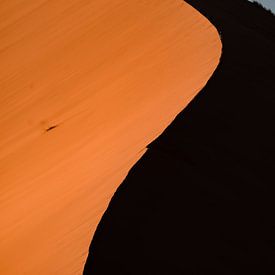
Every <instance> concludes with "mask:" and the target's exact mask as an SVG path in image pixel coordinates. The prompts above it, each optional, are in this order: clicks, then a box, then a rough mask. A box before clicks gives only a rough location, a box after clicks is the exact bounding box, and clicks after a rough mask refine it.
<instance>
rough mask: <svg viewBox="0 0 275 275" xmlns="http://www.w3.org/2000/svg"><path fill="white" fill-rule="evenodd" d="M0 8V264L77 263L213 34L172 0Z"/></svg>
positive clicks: (210, 65) (182, 96) (175, 105)
mask: <svg viewBox="0 0 275 275" xmlns="http://www.w3.org/2000/svg"><path fill="white" fill-rule="evenodd" d="M0 14H1V16H0V65H1V66H0V93H1V97H0V106H1V108H0V129H1V132H0V182H1V187H0V188H1V190H0V209H1V210H0V215H1V224H0V258H1V262H0V273H1V274H7V275H8V274H40V275H43V274H80V273H81V272H82V269H83V265H84V262H85V259H86V257H87V253H88V248H89V244H90V241H91V237H92V234H93V232H94V231H95V229H96V226H97V224H98V222H99V219H100V217H101V216H102V214H103V212H104V211H105V209H106V207H107V205H108V202H109V200H110V198H111V196H112V195H113V193H114V191H115V190H116V188H117V187H118V185H119V184H120V183H121V182H122V180H123V179H124V177H125V176H126V174H127V172H128V171H129V169H130V168H131V166H132V165H133V164H134V163H135V162H136V161H137V160H138V159H139V158H140V156H141V155H142V154H143V153H144V152H145V150H146V149H145V148H146V145H147V144H148V143H149V142H150V141H152V140H153V139H154V138H156V137H157V136H158V135H159V134H160V133H161V132H162V131H163V130H164V129H165V127H166V126H167V125H168V124H169V123H170V122H171V121H172V120H173V118H174V117H175V115H176V114H177V113H178V112H179V111H180V110H182V109H183V108H184V107H185V106H186V105H187V103H188V102H189V101H190V100H191V99H192V98H193V97H194V95H195V94H196V93H197V92H198V91H199V90H200V89H201V88H202V87H203V86H204V85H205V83H206V81H207V80H208V79H209V77H210V75H211V74H212V73H213V71H214V69H215V68H216V66H217V64H218V60H219V57H220V53H221V42H220V40H219V36H218V34H217V32H216V30H215V28H214V27H213V26H212V25H211V24H210V23H209V21H207V20H206V19H205V18H204V17H203V16H202V15H200V14H199V13H198V12H197V11H196V10H194V9H193V8H191V7H190V6H189V5H187V4H186V3H185V2H182V1H180V0H164V1H155V0H153V1H144V0H143V1H140V0H138V1H137V0H134V1H125V0H117V1H108V0H99V1H85V0H80V1H76V0H69V1H68V0H66V1H64V0H58V1H42V0H40V1H38V0H36V1H34V0H32V1H25V0H13V1H1V3H0Z"/></svg>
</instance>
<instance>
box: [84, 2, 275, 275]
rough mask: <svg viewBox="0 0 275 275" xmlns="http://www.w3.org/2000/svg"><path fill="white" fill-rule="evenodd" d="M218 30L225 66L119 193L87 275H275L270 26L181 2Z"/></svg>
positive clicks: (238, 7) (247, 7) (238, 13)
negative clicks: (192, 8)
mask: <svg viewBox="0 0 275 275" xmlns="http://www.w3.org/2000/svg"><path fill="white" fill-rule="evenodd" d="M186 2H188V3H189V4H191V5H192V6H193V7H194V8H196V9H197V10H198V11H199V12H201V13H202V14H204V15H205V16H206V17H207V18H208V19H209V20H210V21H211V22H212V23H213V24H214V25H215V26H216V28H217V29H218V30H219V32H220V34H221V35H222V40H223V54H222V57H221V62H220V64H219V66H218V67H217V69H216V71H215V73H214V75H213V76H212V77H211V78H210V80H209V82H208V83H207V85H206V86H205V87H204V88H203V90H202V91H201V92H200V93H199V94H198V95H197V96H196V97H195V98H194V99H193V100H192V101H191V102H190V104H189V105H188V106H187V107H186V108H185V109H184V110H183V112H181V113H180V114H179V115H178V116H177V117H176V119H175V120H174V121H173V122H172V123H171V124H170V125H169V127H168V128H167V129H166V130H165V131H164V133H162V134H161V135H160V136H159V137H158V138H157V139H156V140H155V141H153V142H152V143H151V144H150V145H149V146H148V150H147V152H146V153H145V154H144V155H143V157H142V158H141V159H140V160H139V161H138V162H137V163H136V164H135V165H134V167H133V168H132V169H131V170H130V172H129V173H128V175H127V177H126V179H125V180H124V182H123V183H122V184H121V185H120V187H119V189H118V190H117V192H116V194H115V195H114V197H113V198H112V201H111V203H110V204H109V207H108V209H107V211H106V212H105V214H104V216H103V218H102V220H101V222H100V224H99V226H98V228H97V231H96V233H95V235H94V238H93V241H92V243H91V247H90V254H89V257H88V259H87V262H86V266H85V270H84V274H110V273H112V274H121V275H122V274H158V275H161V274H232V275H233V274H234V275H236V274H240V275H241V274H255V275H256V274H266V275H268V274H273V273H274V272H275V268H274V256H275V248H274V230H273V229H274V226H275V224H274V220H273V219H272V218H271V217H272V209H274V208H275V203H274V199H273V195H272V194H273V191H272V190H273V182H274V172H273V171H274V169H275V167H274V164H275V162H274V152H275V145H274V140H273V137H274V118H275V111H274V103H275V102H274V90H275V84H274V81H273V74H274V69H275V67H274V64H275V62H274V61H275V53H274V50H273V49H274V45H275V37H274V26H275V17H274V16H273V15H271V14H270V13H268V12H266V11H265V10H263V9H261V8H259V6H257V5H255V4H252V3H249V2H248V1H242V0H225V1H220V0H208V1H200V0H187V1H186Z"/></svg>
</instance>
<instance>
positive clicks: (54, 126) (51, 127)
mask: <svg viewBox="0 0 275 275" xmlns="http://www.w3.org/2000/svg"><path fill="white" fill-rule="evenodd" d="M57 126H58V125H52V126H50V127H49V128H47V129H46V132H49V131H51V130H53V129H54V128H56V127H57Z"/></svg>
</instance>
